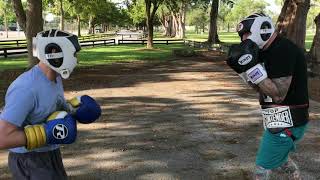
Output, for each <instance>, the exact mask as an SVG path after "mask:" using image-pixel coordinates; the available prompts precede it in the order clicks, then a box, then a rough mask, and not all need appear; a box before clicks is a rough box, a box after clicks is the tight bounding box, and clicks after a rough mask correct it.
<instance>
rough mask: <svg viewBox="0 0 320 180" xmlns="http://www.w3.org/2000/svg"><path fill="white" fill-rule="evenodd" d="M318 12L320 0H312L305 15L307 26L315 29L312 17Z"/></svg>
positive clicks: (319, 10) (319, 11)
mask: <svg viewBox="0 0 320 180" xmlns="http://www.w3.org/2000/svg"><path fill="white" fill-rule="evenodd" d="M319 13H320V0H312V1H311V6H310V9H309V12H308V16H307V28H312V29H315V28H316V25H315V23H314V19H315V18H316V16H317V15H318V14H319Z"/></svg>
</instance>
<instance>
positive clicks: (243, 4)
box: [219, 0, 268, 27]
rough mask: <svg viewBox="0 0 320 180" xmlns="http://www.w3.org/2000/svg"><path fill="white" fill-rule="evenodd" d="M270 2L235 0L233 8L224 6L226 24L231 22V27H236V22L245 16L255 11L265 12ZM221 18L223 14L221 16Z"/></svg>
mask: <svg viewBox="0 0 320 180" xmlns="http://www.w3.org/2000/svg"><path fill="white" fill-rule="evenodd" d="M267 5H268V4H267V3H266V2H265V1H259V0H237V1H235V3H234V5H233V8H232V9H231V10H228V9H227V8H230V7H226V6H222V7H224V8H222V11H223V14H225V16H224V18H223V19H224V22H225V23H224V24H229V25H230V26H231V27H235V26H236V24H237V23H238V22H239V21H241V20H242V19H243V18H244V17H246V16H248V15H250V14H252V13H254V12H263V13H266V12H265V9H266V6H267ZM219 17H220V18H221V16H219Z"/></svg>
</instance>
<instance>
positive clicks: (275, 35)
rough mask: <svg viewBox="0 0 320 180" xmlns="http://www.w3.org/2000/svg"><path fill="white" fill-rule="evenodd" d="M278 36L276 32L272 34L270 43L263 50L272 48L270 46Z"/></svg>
mask: <svg viewBox="0 0 320 180" xmlns="http://www.w3.org/2000/svg"><path fill="white" fill-rule="evenodd" d="M277 35H278V34H277V33H276V32H274V33H273V34H272V36H271V37H270V39H269V40H268V42H267V43H266V44H265V45H264V46H263V49H262V50H266V49H268V48H269V47H270V45H271V44H272V42H273V41H274V40H275V39H276V37H277Z"/></svg>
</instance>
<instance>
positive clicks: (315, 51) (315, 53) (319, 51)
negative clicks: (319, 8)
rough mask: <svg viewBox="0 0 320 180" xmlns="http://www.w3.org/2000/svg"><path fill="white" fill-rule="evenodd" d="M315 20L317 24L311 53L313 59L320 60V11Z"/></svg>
mask: <svg viewBox="0 0 320 180" xmlns="http://www.w3.org/2000/svg"><path fill="white" fill-rule="evenodd" d="M314 22H315V24H316V34H315V35H314V37H313V42H312V45H311V49H310V52H309V55H310V57H311V59H312V61H317V62H320V13H319V14H318V16H317V17H316V18H315V19H314Z"/></svg>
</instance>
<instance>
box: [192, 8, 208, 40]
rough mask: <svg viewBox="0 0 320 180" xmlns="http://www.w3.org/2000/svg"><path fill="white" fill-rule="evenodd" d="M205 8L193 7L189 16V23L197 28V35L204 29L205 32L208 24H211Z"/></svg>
mask: <svg viewBox="0 0 320 180" xmlns="http://www.w3.org/2000/svg"><path fill="white" fill-rule="evenodd" d="M206 9H207V8H205V7H193V8H192V9H191V10H190V11H189V12H188V15H187V23H188V25H189V26H190V25H191V26H195V30H196V33H197V34H198V33H199V30H201V29H202V32H204V31H205V29H206V26H207V24H208V23H209V13H208V11H207V10H206Z"/></svg>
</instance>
